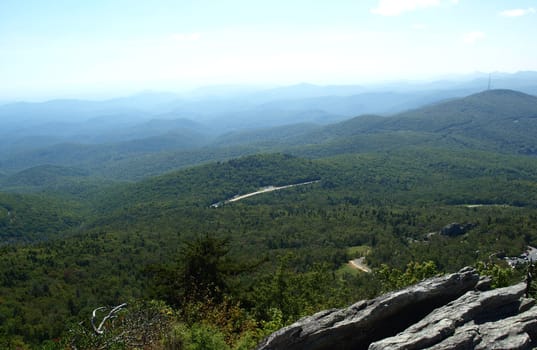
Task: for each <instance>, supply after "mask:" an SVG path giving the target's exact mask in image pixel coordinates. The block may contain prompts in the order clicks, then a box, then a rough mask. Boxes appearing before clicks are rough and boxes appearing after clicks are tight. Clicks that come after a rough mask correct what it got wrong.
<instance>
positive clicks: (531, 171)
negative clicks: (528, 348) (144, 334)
mask: <svg viewBox="0 0 537 350" xmlns="http://www.w3.org/2000/svg"><path fill="white" fill-rule="evenodd" d="M53 170H54V168H52V169H49V170H48V171H49V172H51V171H53ZM75 174H76V171H74V170H73V172H72V173H70V174H69V175H70V176H73V175H75ZM535 174H537V161H535V160H534V159H533V158H528V157H523V156H507V155H503V156H501V155H498V154H494V153H485V152H477V151H464V152H454V151H449V150H443V149H440V148H436V149H423V148H419V149H417V148H406V149H400V150H399V151H397V152H395V151H393V152H378V153H366V154H353V155H341V156H336V157H330V158H323V159H318V160H306V159H302V158H296V157H292V156H286V155H280V154H275V155H260V156H252V157H245V158H239V159H234V160H230V161H226V162H221V163H212V164H208V165H203V166H199V167H194V168H189V169H186V170H182V171H178V172H173V173H169V174H166V175H163V176H159V177H155V178H151V179H148V180H144V181H141V182H138V183H132V184H117V185H116V186H114V187H108V188H107V189H106V190H104V189H103V190H98V189H94V192H93V194H92V195H91V196H90V197H88V198H89V199H79V200H78V201H77V200H76V199H74V197H72V196H71V197H70V199H69V201H67V200H64V199H61V198H62V194H61V192H62V191H66V192H69V191H68V190H62V189H61V188H56V192H54V193H55V194H52V193H53V192H45V193H46V194H41V195H40V196H39V197H36V196H35V195H29V194H26V195H23V194H20V195H3V196H2V197H1V200H2V206H3V207H4V208H5V209H4V212H3V213H2V214H1V215H2V216H1V217H2V218H3V219H2V223H3V224H2V225H3V226H2V227H3V229H2V232H3V233H4V232H5V234H6V236H7V237H9V240H8V241H5V242H6V243H8V244H4V246H3V247H2V248H1V249H2V255H1V258H0V271H2V276H3V277H2V278H3V279H2V281H3V282H2V287H1V289H2V290H1V295H2V304H1V305H0V308H1V309H2V313H1V314H2V315H4V316H3V319H2V323H1V333H0V334H2V338H3V344H4V345H3V346H4V347H7V348H9V347H14V346H15V345H16V344H19V345H20V346H23V345H22V344H27V345H28V346H34V347H38V348H39V347H41V346H45V345H44V344H45V343H46V344H48V345H47V346H49V347H54V346H56V345H54V344H57V345H58V346H60V347H61V346H63V345H61V344H64V343H62V342H70V341H81V342H82V341H84V342H88V343H87V344H89V343H91V342H92V341H99V340H95V339H93V338H92V336H91V333H87V334H86V333H83V332H85V331H83V330H82V329H81V328H79V327H80V326H77V324H78V322H81V321H83V322H85V323H84V324H85V325H86V326H85V327H89V324H88V323H87V322H88V321H89V317H90V315H91V312H92V310H93V309H94V308H96V307H99V306H103V305H119V304H121V303H123V302H126V301H128V302H129V303H134V304H132V307H131V309H130V310H131V312H134V311H133V310H135V309H136V308H137V307H145V308H147V309H148V310H149V309H151V310H154V308H155V307H156V306H154V305H153V306H149V305H145V306H139V305H140V304H139V303H140V302H142V301H149V300H162V301H163V302H165V303H166V304H167V305H170V306H171V307H172V308H173V311H162V310H166V309H165V308H164V309H163V307H164V306H162V305H161V304H159V305H161V306H158V307H156V308H157V309H158V310H161V311H162V312H165V313H168V314H167V315H168V316H167V317H168V318H166V320H167V321H162V325H163V328H162V329H161V330H160V331H162V332H165V333H166V332H170V330H169V329H171V328H173V329H175V331H174V332H175V333H173V334H175V335H174V336H172V339H168V341H170V342H179V341H194V340H192V339H193V338H189V337H193V336H194V335H193V334H196V332H208V333H204V334H205V335H204V337H209V334H211V336H210V337H212V338H214V339H217V338H218V337H221V338H218V339H221V341H222V342H223V343H222V344H224V343H225V344H228V345H226V346H232V347H241V346H246V347H247V348H248V347H252V346H253V345H254V344H255V343H256V342H257V341H259V340H260V338H261V337H262V336H263V335H265V334H267V332H270V331H272V330H274V329H275V328H278V327H281V326H283V325H284V324H287V323H289V322H292V321H294V320H296V319H297V318H299V317H301V316H304V315H307V314H309V313H312V312H314V311H316V310H320V309H324V308H328V307H332V306H343V305H346V304H348V303H351V302H353V301H356V300H357V299H359V298H361V297H364V298H365V297H371V296H374V295H376V294H377V293H379V292H382V291H386V290H389V289H392V288H394V287H397V286H400V285H404V284H405V283H408V282H409V281H413V280H414V278H419V276H426V275H427V274H429V273H436V272H437V271H445V272H447V271H454V270H456V269H459V268H460V267H462V266H464V265H472V264H476V263H478V262H479V261H488V260H487V259H488V258H489V256H490V255H491V254H493V253H498V252H502V254H506V255H509V256H517V255H519V254H520V253H521V252H522V251H524V250H525V248H526V246H527V245H528V244H530V245H531V244H537V227H536V226H535V222H536V221H535V218H536V217H537V209H536V207H537V187H536V186H535V183H536V180H537V179H536V177H537V175H535ZM82 175H84V174H82ZM30 179H31V178H30ZM22 180H24V177H22V176H21V181H22ZM309 180H320V181H319V182H317V183H314V184H310V185H306V186H301V187H296V188H289V189H284V190H281V191H277V192H271V193H265V194H261V195H258V196H254V197H251V198H248V199H244V200H243V201H240V202H235V203H230V204H227V205H224V206H223V207H219V208H210V204H212V203H213V202H216V201H222V200H225V199H228V198H230V197H233V196H234V195H237V194H244V193H247V192H250V191H254V190H256V189H258V188H260V187H264V186H268V185H286V184H293V183H299V182H303V181H309ZM30 184H31V182H30ZM52 184H53V186H54V183H52ZM62 201H63V202H62ZM24 203H31V205H30V204H24ZM39 203H42V204H39ZM470 204H473V206H471V205H470ZM452 222H460V223H470V224H472V226H471V227H472V229H470V230H469V231H468V232H467V233H466V234H464V235H463V236H458V237H449V236H443V235H441V234H438V233H437V232H440V230H441V229H442V228H443V227H444V226H445V225H447V224H449V223H452ZM431 232H436V233H437V234H435V235H431V234H430V233H431ZM39 238H46V240H44V241H43V239H39ZM36 239H37V240H38V242H39V243H33V244H21V243H22V242H24V241H27V240H36ZM9 242H12V243H9ZM254 252H255V253H254ZM200 254H201V255H200ZM360 256H366V261H367V264H368V265H369V266H370V267H371V268H373V269H374V271H376V272H375V273H373V274H365V273H360V272H358V271H355V270H353V269H352V268H350V267H348V266H347V262H348V260H350V259H353V258H356V257H360ZM200 258H201V259H202V260H199V259H200ZM498 263H499V264H500V263H501V262H500V261H499V260H498ZM192 264H197V265H194V266H198V267H196V268H195V267H192ZM200 264H201V265H200ZM409 264H410V265H409ZM414 264H415V265H414ZM189 266H190V267H189ZM407 266H409V268H410V266H414V267H412V270H408V271H407V275H405V274H402V272H401V271H404V270H405V269H407ZM499 266H501V265H499ZM198 268H200V269H201V270H198ZM192 269H194V270H192ZM387 269H388V270H387ZM503 269H505V271H506V273H507V272H509V271H510V270H509V269H508V268H503ZM196 271H197V272H196ZM210 271H212V272H210ZM398 271H399V272H398ZM412 271H414V272H412ZM502 271H503V270H502ZM198 274H201V275H198ZM398 274H401V275H398ZM509 275H511V278H515V279H516V278H517V277H516V273H515V272H509V273H508V274H507V275H506V276H507V277H508V276H509ZM193 276H194V277H193ZM405 276H407V277H405ZM192 278H195V279H194V280H192ZM405 281H407V282H405ZM504 281H506V280H504ZM504 283H505V282H504ZM192 288H194V289H192ZM136 300H137V301H136ZM200 301H203V305H205V306H203V307H202V309H200V307H201V304H199V302H200ZM155 305H156V304H155ZM128 310H129V309H127V310H126V311H124V313H125V315H129V311H128ZM158 310H157V311H158ZM196 310H197V311H196ZM157 311H155V310H154V312H157ZM158 312H160V311H158ZM170 312H171V313H170ZM125 317H127V316H125ZM232 324H233V326H231V325H232ZM165 325H167V326H165ZM124 327H127V326H126V325H124ZM167 327H171V328H167ZM179 330H180V331H179ZM119 331H120V330H118V332H119ZM73 332H75V334H78V335H77V337H79V338H76V339H73V338H72V335H70V334H74V333H73ZM76 332H79V333H76ZM80 332H82V333H80ZM88 332H89V331H88ZM192 332H193V333H192ZM83 334H86V335H85V336H83ZM164 336H165V335H164V334H162V335H161V337H164ZM53 338H54V339H61V340H58V342H57V343H54V342H50V340H51V339H53ZM188 339H190V340H188ZM215 341H216V340H215ZM43 342H45V343H43ZM39 344H41V345H39ZM241 344H242V345H241ZM248 344H249V345H248ZM79 346H87V345H83V344H82V343H80V344H79ZM23 347H24V346H23Z"/></svg>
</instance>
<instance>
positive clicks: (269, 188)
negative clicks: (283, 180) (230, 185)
mask: <svg viewBox="0 0 537 350" xmlns="http://www.w3.org/2000/svg"><path fill="white" fill-rule="evenodd" d="M319 181H320V180H315V181H307V182H301V183H298V184H292V185H285V186H267V187H263V188H262V189H260V190H258V191H255V192H250V193H247V194H243V195H240V196H235V197H233V198H230V199H228V200H225V201H223V202H218V203H214V204H212V205H211V207H212V208H218V207H220V206H221V205H223V204H226V203H232V202H237V201H240V200H242V199H245V198H248V197H252V196H256V195H258V194H261V193H267V192H273V191H279V190H283V189H286V188H291V187H297V186H303V185H309V184H314V183H317V182H319Z"/></svg>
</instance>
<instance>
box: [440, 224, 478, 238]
mask: <svg viewBox="0 0 537 350" xmlns="http://www.w3.org/2000/svg"><path fill="white" fill-rule="evenodd" d="M474 227H475V224H471V223H466V224H459V223H458V222H453V223H451V224H449V225H446V226H444V227H442V229H441V230H440V234H442V235H444V236H459V235H463V234H465V233H466V232H468V231H470V230H471V229H473V228H474Z"/></svg>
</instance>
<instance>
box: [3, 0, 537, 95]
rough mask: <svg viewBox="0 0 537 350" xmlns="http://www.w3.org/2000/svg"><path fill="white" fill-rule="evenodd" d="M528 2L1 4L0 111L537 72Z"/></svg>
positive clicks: (531, 0)
mask: <svg viewBox="0 0 537 350" xmlns="http://www.w3.org/2000/svg"><path fill="white" fill-rule="evenodd" d="M536 38H537V0H524V1H522V0H521V1H517V0H511V1H506V0H486V1H484V0H481V1H478V0H307V1H306V0H174V1H173V0H91V1H86V0H1V1H0V101H2V100H10V99H27V100H30V99H40V98H41V99H46V98H59V97H73V96H78V97H83V96H90V95H91V96H99V95H103V96H104V95H107V94H117V95H121V94H128V93H134V92H137V91H143V90H168V91H180V90H185V89H192V88H194V87H197V86H207V85H220V84H248V85H251V84H265V85H288V84H295V83H300V82H309V83H314V84H322V85H328V84H364V83H371V82H381V81H393V80H421V79H432V78H434V77H440V76H446V75H449V74H465V73H472V72H476V71H479V72H516V71H524V70H534V71H537V44H536V40H537V39H536Z"/></svg>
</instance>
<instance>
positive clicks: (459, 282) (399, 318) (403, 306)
mask: <svg viewBox="0 0 537 350" xmlns="http://www.w3.org/2000/svg"><path fill="white" fill-rule="evenodd" d="M487 286H488V283H487V280H486V279H480V277H479V275H478V274H477V273H476V271H475V270H474V269H472V268H464V269H462V270H460V271H459V272H457V273H454V274H450V275H445V276H441V277H435V278H431V279H428V280H425V281H422V282H420V283H418V284H415V285H413V286H410V287H407V288H405V289H402V290H399V291H395V292H391V293H388V294H384V295H381V296H379V297H377V298H375V299H371V300H364V301H359V302H357V303H356V304H353V305H351V306H349V307H347V308H344V309H334V310H326V311H322V312H319V313H317V314H315V315H312V316H309V317H306V318H303V319H301V320H299V321H297V322H296V323H294V324H292V325H290V326H287V327H285V328H282V329H281V330H279V331H277V332H275V333H273V334H272V335H270V336H269V337H267V338H266V339H265V340H264V341H263V342H262V343H261V344H260V345H259V346H258V348H257V349H258V350H280V349H281V350H283V349H286V350H287V349H290V350H293V349H308V350H309V349H311V350H323V349H342V350H345V349H370V350H380V349H408V350H410V349H435V350H441V349H442V350H444V349H534V348H537V306H536V305H535V301H534V300H533V299H527V298H524V292H525V288H526V285H525V283H519V284H516V285H513V286H510V287H506V288H498V289H493V290H487Z"/></svg>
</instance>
